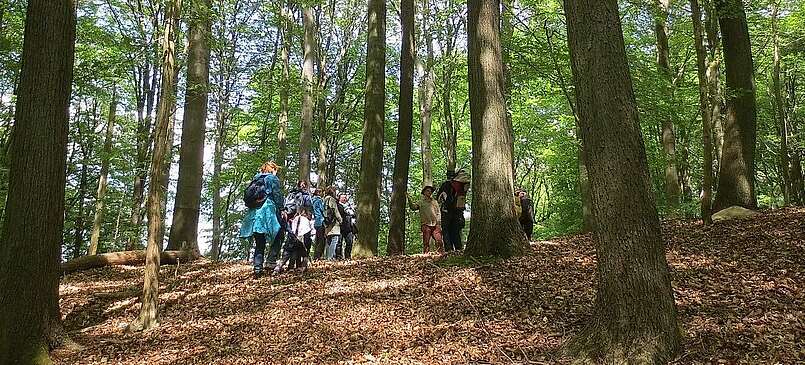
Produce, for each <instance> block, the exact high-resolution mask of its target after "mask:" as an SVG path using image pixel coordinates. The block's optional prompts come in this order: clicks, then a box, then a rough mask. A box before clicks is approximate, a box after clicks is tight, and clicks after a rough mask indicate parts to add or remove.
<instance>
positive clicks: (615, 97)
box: [564, 0, 681, 364]
mask: <svg viewBox="0 0 805 365" xmlns="http://www.w3.org/2000/svg"><path fill="white" fill-rule="evenodd" d="M564 6H565V14H566V17H567V24H568V43H569V46H570V56H571V61H572V69H573V79H574V83H575V85H576V100H577V102H576V105H577V106H578V112H579V123H580V126H581V128H580V129H581V137H582V140H583V147H584V151H585V153H586V155H587V162H588V164H587V167H588V169H589V176H590V189H591V195H592V209H593V214H594V216H595V223H596V229H595V233H594V242H595V245H596V256H597V257H598V268H597V277H598V278H597V293H596V300H595V306H594V311H593V318H592V319H591V321H590V323H589V324H588V326H587V327H586V328H585V329H584V330H583V331H582V332H581V333H579V334H578V335H577V336H576V337H575V338H574V339H573V340H572V341H571V343H570V344H569V345H568V350H569V352H570V353H571V354H572V355H574V356H576V357H578V358H579V359H580V360H581V361H582V362H594V363H607V364H621V363H624V364H625V363H641V364H664V363H666V362H667V361H669V360H671V359H672V358H673V356H674V354H675V353H676V352H677V350H678V348H679V346H680V340H681V338H680V333H679V329H678V327H677V321H676V308H675V305H674V298H673V291H672V289H671V281H670V277H669V274H668V264H667V262H666V259H665V253H664V247H663V241H662V236H661V232H660V222H659V217H658V214H657V209H656V206H655V202H654V197H653V195H652V192H651V182H650V178H649V172H648V163H647V160H646V153H645V147H644V144H643V137H642V135H641V132H640V123H639V116H638V111H637V103H636V101H635V96H634V91H633V88H632V81H631V77H630V75H629V68H628V61H627V58H626V51H625V47H624V41H623V30H622V28H621V23H620V15H619V13H618V2H617V1H616V0H603V1H596V2H588V1H581V0H566V1H565V2H564ZM600 85H607V87H606V88H601V87H600Z"/></svg>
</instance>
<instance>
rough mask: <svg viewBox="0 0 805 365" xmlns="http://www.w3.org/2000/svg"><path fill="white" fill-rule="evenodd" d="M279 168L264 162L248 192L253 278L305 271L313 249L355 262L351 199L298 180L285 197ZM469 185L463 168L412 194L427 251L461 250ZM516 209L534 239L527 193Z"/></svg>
mask: <svg viewBox="0 0 805 365" xmlns="http://www.w3.org/2000/svg"><path fill="white" fill-rule="evenodd" d="M279 169H280V167H279V166H277V164H276V163H274V162H271V161H269V162H266V163H264V164H263V165H262V166H260V170H259V171H258V173H257V174H256V175H255V176H254V178H253V179H252V181H251V183H249V185H248V186H247V188H246V190H245V192H244V197H243V200H244V203H245V204H246V207H247V208H248V212H247V213H246V215H245V216H244V218H243V222H242V224H241V229H240V237H241V238H245V239H253V240H254V245H255V247H254V256H253V257H254V260H253V264H254V275H255V277H260V276H262V275H263V273H264V270H266V269H267V270H269V271H271V273H272V274H275V275H276V274H280V273H282V272H283V271H285V270H288V269H293V268H298V269H300V270H302V272H304V271H306V270H307V268H308V266H309V264H310V261H311V260H310V252H311V249H312V251H313V260H320V259H322V258H324V259H327V260H349V259H351V257H352V245H353V242H354V239H355V234H356V233H357V232H358V230H357V227H356V226H355V210H354V208H353V207H352V205H351V204H350V202H349V196H348V195H347V194H343V193H342V194H339V193H338V191H337V190H336V188H335V187H334V186H329V187H326V188H323V187H317V188H315V189H312V190H311V189H310V188H309V186H308V183H307V181H299V182H298V183H297V184H296V186H295V187H294V188H293V189H291V191H290V192H289V193H288V194H287V195H284V194H283V192H282V185H281V183H280V180H279V178H278V177H277V172H278V171H279ZM469 187H470V178H469V175H468V174H467V173H466V172H465V171H464V170H458V171H448V172H447V180H446V181H444V182H443V183H442V184H441V185H440V186H439V189H438V190H437V189H435V188H434V187H433V186H431V185H427V186H425V187H424V188H423V189H422V193H421V197H420V198H419V199H414V198H412V197H411V196H410V195H409V196H408V201H409V206H410V208H411V209H412V210H418V211H419V217H420V225H421V230H422V248H423V251H424V253H426V254H427V253H430V252H431V250H430V243H431V241H434V242H435V243H436V251H437V252H439V253H444V252H449V251H460V250H462V249H463V244H462V237H461V231H462V230H463V229H464V225H465V219H464V212H465V209H466V202H467V193H468V192H469ZM434 194H435V196H434ZM514 206H515V212H514V213H515V214H516V215H517V217H518V219H519V221H520V224H521V226H522V228H523V232H524V233H525V235H526V237H527V238H528V239H529V240H530V239H531V235H532V232H533V228H534V212H533V204H532V202H531V199H529V198H528V195H527V194H526V192H525V191H524V190H522V189H517V190H516V192H515V196H514ZM266 248H268V257H266Z"/></svg>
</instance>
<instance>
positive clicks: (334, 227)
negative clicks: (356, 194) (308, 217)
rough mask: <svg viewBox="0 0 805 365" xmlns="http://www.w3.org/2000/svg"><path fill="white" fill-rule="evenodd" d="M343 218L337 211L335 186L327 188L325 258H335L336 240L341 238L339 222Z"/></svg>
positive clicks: (325, 198)
mask: <svg viewBox="0 0 805 365" xmlns="http://www.w3.org/2000/svg"><path fill="white" fill-rule="evenodd" d="M342 221H343V218H342V217H341V213H340V212H339V211H338V201H337V200H336V198H335V187H334V186H330V187H328V188H327V195H326V196H325V197H324V225H325V227H324V234H325V236H326V237H327V256H326V257H327V259H328V260H335V252H336V249H337V248H338V242H339V241H340V240H341V222H342Z"/></svg>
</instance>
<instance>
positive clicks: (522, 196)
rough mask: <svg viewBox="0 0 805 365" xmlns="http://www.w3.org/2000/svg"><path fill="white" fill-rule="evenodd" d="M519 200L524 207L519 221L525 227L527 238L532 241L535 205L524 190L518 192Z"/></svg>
mask: <svg viewBox="0 0 805 365" xmlns="http://www.w3.org/2000/svg"><path fill="white" fill-rule="evenodd" d="M517 198H518V200H519V201H520V206H521V207H522V209H521V212H520V214H519V216H518V220H519V221H520V225H521V226H522V227H523V232H525V235H526V237H527V238H528V240H529V241H531V235H533V234H534V203H533V202H532V201H531V198H529V197H528V194H527V193H526V192H525V190H523V189H518V190H517Z"/></svg>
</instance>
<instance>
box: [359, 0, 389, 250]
mask: <svg viewBox="0 0 805 365" xmlns="http://www.w3.org/2000/svg"><path fill="white" fill-rule="evenodd" d="M368 11H369V14H368V18H367V20H368V25H367V29H368V31H367V39H366V98H365V101H364V122H363V144H362V146H363V149H362V151H361V169H360V180H359V182H358V199H357V200H358V201H357V203H358V209H357V211H356V214H357V216H358V221H357V225H358V237H357V242H355V245H354V246H353V249H352V250H353V251H352V256H353V257H362V256H375V255H377V238H378V237H377V236H378V232H379V231H380V188H381V178H382V176H383V128H384V124H385V121H386V2H385V0H369V5H368Z"/></svg>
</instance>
